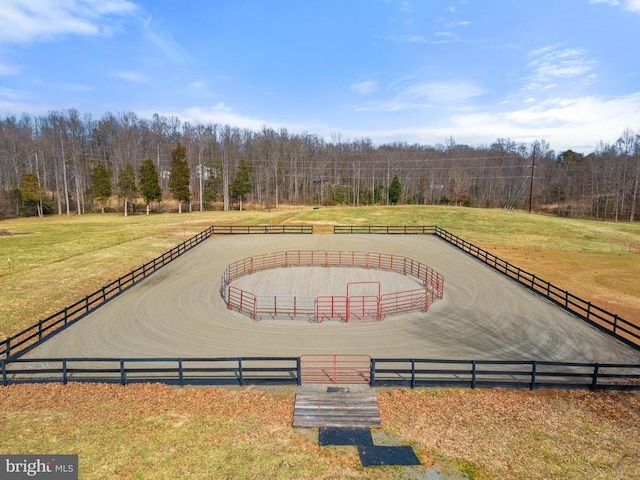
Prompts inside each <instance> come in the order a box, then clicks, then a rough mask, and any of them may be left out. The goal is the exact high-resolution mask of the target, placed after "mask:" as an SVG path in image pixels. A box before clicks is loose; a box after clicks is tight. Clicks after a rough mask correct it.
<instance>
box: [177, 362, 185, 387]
mask: <svg viewBox="0 0 640 480" xmlns="http://www.w3.org/2000/svg"><path fill="white" fill-rule="evenodd" d="M178 383H179V384H180V386H183V385H184V372H183V369H182V359H181V358H179V359H178Z"/></svg>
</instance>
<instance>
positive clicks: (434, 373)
mask: <svg viewBox="0 0 640 480" xmlns="http://www.w3.org/2000/svg"><path fill="white" fill-rule="evenodd" d="M265 233H281V234H286V233H297V234H300V233H305V234H308V233H313V227H311V226H298V225H279V226H212V227H209V228H207V229H206V230H204V231H203V232H201V233H199V234H197V235H195V236H194V237H192V238H190V239H188V240H186V241H185V242H183V243H181V244H180V245H178V246H176V247H174V248H172V249H171V250H169V251H168V252H165V253H164V254H163V255H161V256H159V257H157V258H154V259H153V260H151V261H149V262H147V263H145V264H144V265H142V266H141V267H138V268H136V269H135V270H133V271H132V272H130V273H128V274H127V275H124V276H122V277H120V278H118V279H117V280H115V281H113V282H111V283H110V284H108V285H105V286H104V287H102V288H100V289H99V290H97V291H96V292H94V293H92V294H90V295H87V296H86V297H85V298H83V299H82V300H80V301H78V302H76V303H74V304H73V305H70V306H68V307H65V308H64V309H63V310H61V311H59V312H57V313H55V314H54V315H51V316H49V317H47V318H46V319H44V320H41V321H39V322H38V323H36V324H34V325H32V326H31V327H29V328H27V329H25V330H23V331H21V332H19V333H18V334H16V335H13V336H11V337H9V338H7V339H5V340H4V341H2V342H0V370H1V374H2V379H1V380H2V385H4V386H7V385H12V384H16V383H39V382H62V383H68V382H112V383H114V382H115V383H121V384H127V383H132V382H161V383H170V384H177V385H187V384H205V385H212V384H238V385H246V384H263V383H285V384H287V383H288V384H300V383H301V382H302V381H303V378H302V377H301V370H300V358H299V357H245V358H123V359H110V358H62V359H60V358H52V359H25V358H20V357H22V355H24V354H25V353H26V352H28V351H30V350H31V349H33V348H35V347H36V346H37V345H39V344H40V343H42V342H44V341H45V340H47V339H48V338H50V337H51V336H53V335H55V334H56V333H57V332H59V331H61V330H62V329H64V328H66V327H67V326H69V325H71V324H73V323H75V322H77V321H78V320H80V319H81V318H82V317H84V316H85V315H87V314H88V313H89V312H91V311H93V310H95V309H97V308H98V307H100V306H101V305H103V304H104V303H106V302H108V301H109V300H111V299H112V298H115V297H116V296H118V295H120V294H121V293H122V292H124V291H126V290H127V289H129V288H131V287H132V286H133V285H135V284H136V283H138V282H140V281H141V280H143V279H144V278H146V277H147V276H149V275H150V274H152V273H153V272H155V271H157V270H158V269H159V268H161V267H163V266H164V265H166V264H167V263H169V262H171V261H173V260H175V259H176V258H178V257H179V256H180V255H182V254H184V253H185V252H187V251H188V250H190V249H191V248H193V247H194V246H196V245H198V244H199V243H201V242H203V241H204V240H206V239H207V238H209V237H210V236H211V235H213V234H265ZM334 233H338V234H340V233H353V234H355V233H371V234H373V233H377V234H402V235H408V234H431V235H436V236H437V237H438V238H441V239H443V240H445V241H446V242H448V243H450V244H452V245H454V246H455V247H457V248H459V249H460V250H462V251H463V252H465V253H467V254H469V255H471V256H473V257H474V258H477V259H479V260H481V261H483V262H484V263H486V264H487V265H489V266H491V267H492V268H494V269H496V270H497V271H499V272H501V273H503V274H504V275H506V276H507V277H509V278H511V279H513V280H514V281H517V282H519V283H520V284H522V285H524V286H525V287H527V288H529V289H531V290H532V291H534V292H535V293H537V294H539V295H542V296H543V297H545V298H547V299H548V300H550V301H552V302H554V303H556V304H558V305H559V306H561V307H562V308H564V309H566V310H568V311H570V312H571V313H573V314H574V315H576V316H578V317H579V318H582V319H583V320H585V321H587V322H589V323H591V324H592V325H595V326H596V327H598V328H600V329H602V330H604V331H605V332H607V333H609V334H611V335H613V336H614V337H616V338H617V339H619V340H621V341H623V342H625V343H627V344H629V345H631V346H633V347H635V348H639V347H640V329H639V328H638V327H637V326H636V325H634V324H632V323H630V322H628V321H627V320H624V319H622V318H620V317H619V316H617V315H615V314H612V313H610V312H608V311H606V310H604V309H602V308H600V307H598V306H596V305H593V304H592V303H591V302H588V301H586V300H583V299H581V298H579V297H577V296H575V295H573V294H571V293H569V292H567V291H566V290H562V289H560V288H558V287H556V286H555V285H553V284H551V283H549V282H547V281H545V280H542V279H541V278H539V277H537V276H536V275H534V274H531V273H529V272H526V271H524V270H522V269H521V268H519V267H516V266H514V265H511V264H510V263H509V262H506V261H505V260H502V259H500V258H498V257H496V256H495V255H493V254H491V253H489V252H487V251H486V250H484V249H481V248H479V247H477V246H475V245H473V244H471V243H469V242H467V241H465V240H463V239H461V238H460V237H457V236H456V235H453V234H451V233H449V232H447V231H446V230H444V229H441V228H439V227H435V226H336V227H334ZM370 383H371V386H382V385H406V386H411V387H416V386H450V387H468V388H476V387H504V388H530V389H535V388H563V389H566V388H589V389H592V390H633V391H640V364H638V365H635V364H632V365H629V364H598V363H568V362H546V361H544V362H543V361H502V360H434V359H372V360H371V376H370Z"/></svg>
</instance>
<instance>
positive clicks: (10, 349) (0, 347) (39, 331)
mask: <svg viewBox="0 0 640 480" xmlns="http://www.w3.org/2000/svg"><path fill="white" fill-rule="evenodd" d="M212 233H213V227H209V228H207V229H206V230H204V231H202V232H200V233H198V234H197V235H195V236H193V237H191V238H189V239H188V240H186V241H184V242H182V243H181V244H180V245H177V246H175V247H173V248H172V249H171V250H169V251H167V252H165V253H163V254H162V255H160V256H159V257H156V258H154V259H153V260H151V261H149V262H147V263H145V264H144V265H142V266H140V267H138V268H136V269H135V270H132V271H131V272H129V273H127V274H126V275H123V276H122V277H120V278H118V279H116V280H114V281H113V282H111V283H109V284H108V285H105V286H103V287H102V288H100V289H99V290H96V291H95V292H93V293H90V294H89V295H87V296H86V297H84V298H83V299H82V300H78V301H77V302H76V303H74V304H72V305H69V306H68V307H65V308H63V309H62V310H60V311H59V312H56V313H54V314H53V315H50V316H48V317H47V318H45V319H43V320H40V321H39V322H37V323H35V324H33V325H31V326H30V327H28V328H26V329H24V330H22V331H21V332H18V333H17V334H15V335H12V336H10V337H8V338H6V339H5V340H3V341H1V342H0V358H2V359H15V358H18V357H20V356H22V355H24V354H25V353H27V352H28V351H30V350H32V349H33V348H35V347H36V346H38V345H40V344H41V343H42V342H44V341H45V340H47V339H48V338H50V337H52V336H53V335H55V334H56V333H58V332H60V331H61V330H63V329H65V328H67V327H68V326H69V325H72V324H74V323H75V322H77V321H78V320H80V319H81V318H82V317H84V316H85V315H87V314H88V313H90V312H92V311H94V310H95V309H97V308H98V307H100V306H102V305H104V304H105V303H106V302H108V301H109V300H111V299H113V298H115V297H117V296H118V295H120V294H121V293H123V292H124V291H126V290H128V289H129V288H131V287H133V286H134V285H135V284H136V283H138V282H140V281H141V280H144V279H145V278H147V277H148V276H149V275H151V274H152V273H153V272H155V271H157V270H158V269H160V268H162V267H164V266H165V265H166V264H168V263H170V262H172V261H173V260H175V259H176V258H178V257H179V256H180V255H182V254H184V253H185V252H187V251H188V250H190V249H191V248H193V247H195V246H196V245H198V244H199V243H201V242H203V241H204V240H206V239H207V238H209V237H210V236H211V235H212Z"/></svg>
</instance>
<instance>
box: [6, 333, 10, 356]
mask: <svg viewBox="0 0 640 480" xmlns="http://www.w3.org/2000/svg"><path fill="white" fill-rule="evenodd" d="M6 345H7V346H6V347H5V354H6V358H10V357H11V337H8V338H7V344H6Z"/></svg>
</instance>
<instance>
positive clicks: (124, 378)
mask: <svg viewBox="0 0 640 480" xmlns="http://www.w3.org/2000/svg"><path fill="white" fill-rule="evenodd" d="M120 383H121V384H122V385H126V384H127V374H126V371H125V369H124V360H120Z"/></svg>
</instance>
